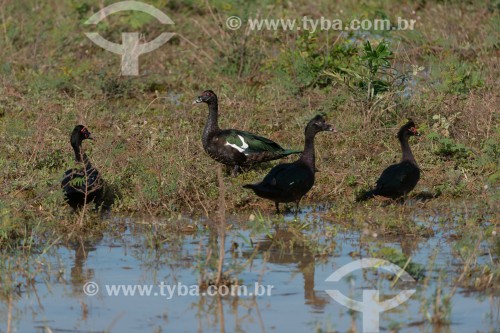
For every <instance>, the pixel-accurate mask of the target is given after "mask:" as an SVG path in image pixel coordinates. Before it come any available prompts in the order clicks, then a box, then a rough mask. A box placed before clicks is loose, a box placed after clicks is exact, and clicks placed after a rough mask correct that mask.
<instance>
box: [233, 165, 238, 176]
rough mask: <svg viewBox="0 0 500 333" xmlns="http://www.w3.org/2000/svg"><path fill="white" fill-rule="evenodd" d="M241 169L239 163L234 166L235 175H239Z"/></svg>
mask: <svg viewBox="0 0 500 333" xmlns="http://www.w3.org/2000/svg"><path fill="white" fill-rule="evenodd" d="M239 169H240V166H239V165H235V166H234V168H233V177H237V176H238V171H239Z"/></svg>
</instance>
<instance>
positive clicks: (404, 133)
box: [398, 119, 420, 139]
mask: <svg viewBox="0 0 500 333" xmlns="http://www.w3.org/2000/svg"><path fill="white" fill-rule="evenodd" d="M411 136H420V133H419V132H418V129H417V126H416V125H415V122H414V121H413V120H411V119H409V120H408V122H407V123H406V124H404V125H403V126H402V127H401V128H400V129H399V132H398V138H400V139H401V138H409V137H411Z"/></svg>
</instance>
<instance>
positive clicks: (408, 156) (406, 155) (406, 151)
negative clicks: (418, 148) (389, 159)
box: [399, 136, 417, 165]
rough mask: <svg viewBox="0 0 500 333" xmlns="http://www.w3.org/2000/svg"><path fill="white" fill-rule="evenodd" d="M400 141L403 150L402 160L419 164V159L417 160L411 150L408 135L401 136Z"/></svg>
mask: <svg viewBox="0 0 500 333" xmlns="http://www.w3.org/2000/svg"><path fill="white" fill-rule="evenodd" d="M399 142H400V143H401V151H402V152H403V157H402V158H401V162H404V161H407V162H410V163H412V164H414V165H417V161H415V157H413V153H412V152H411V148H410V144H409V143H408V137H407V136H402V137H400V138H399Z"/></svg>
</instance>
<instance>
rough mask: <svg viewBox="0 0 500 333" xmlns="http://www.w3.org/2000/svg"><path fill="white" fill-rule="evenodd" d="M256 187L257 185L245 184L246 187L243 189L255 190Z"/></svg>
mask: <svg viewBox="0 0 500 333" xmlns="http://www.w3.org/2000/svg"><path fill="white" fill-rule="evenodd" d="M254 186H255V184H245V185H243V188H249V189H251V190H253V189H254Z"/></svg>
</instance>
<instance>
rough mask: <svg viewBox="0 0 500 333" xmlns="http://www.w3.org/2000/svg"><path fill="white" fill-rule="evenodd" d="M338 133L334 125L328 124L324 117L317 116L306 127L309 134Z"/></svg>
mask: <svg viewBox="0 0 500 333" xmlns="http://www.w3.org/2000/svg"><path fill="white" fill-rule="evenodd" d="M324 131H327V132H336V130H335V129H334V128H333V126H332V125H329V124H327V123H326V120H325V118H324V117H323V116H321V115H317V116H316V117H314V118H313V119H311V120H310V121H309V123H308V124H307V126H306V130H305V133H306V135H307V134H316V133H319V132H324Z"/></svg>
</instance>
